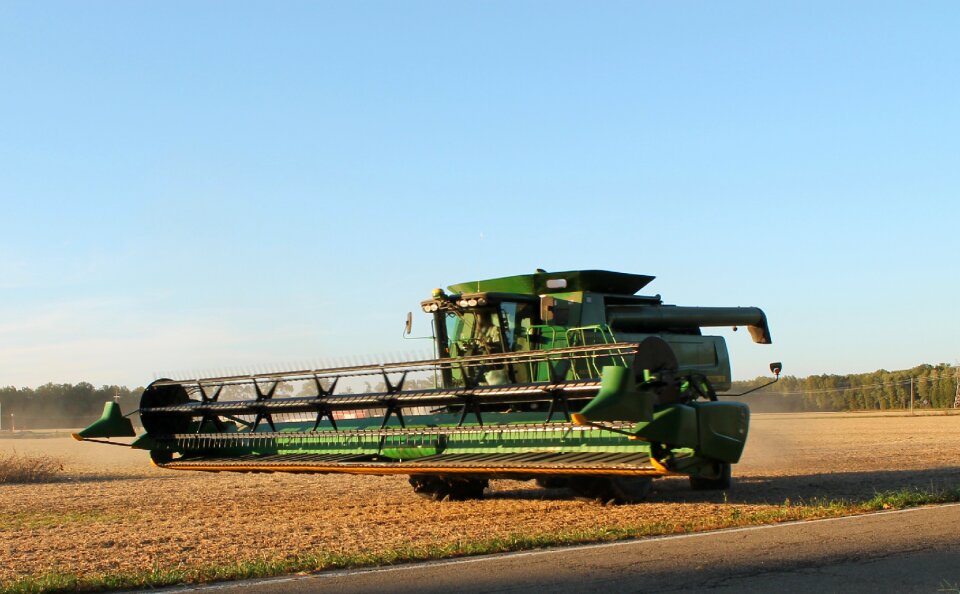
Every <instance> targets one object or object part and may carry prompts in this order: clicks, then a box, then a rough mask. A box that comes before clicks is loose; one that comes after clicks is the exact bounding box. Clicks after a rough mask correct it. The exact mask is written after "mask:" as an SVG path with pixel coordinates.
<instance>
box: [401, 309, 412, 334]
mask: <svg viewBox="0 0 960 594" xmlns="http://www.w3.org/2000/svg"><path fill="white" fill-rule="evenodd" d="M411 332H413V312H412V311H408V312H407V323H406V325H404V327H403V333H404V334H405V335H407V336H410V333H411Z"/></svg>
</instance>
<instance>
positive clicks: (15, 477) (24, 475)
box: [0, 453, 63, 484]
mask: <svg viewBox="0 0 960 594" xmlns="http://www.w3.org/2000/svg"><path fill="white" fill-rule="evenodd" d="M62 470H63V462H62V461H61V460H60V459H59V458H55V457H53V456H46V455H39V456H27V455H24V454H17V453H13V454H0V484H9V483H46V482H49V481H51V480H53V479H54V478H55V477H56V476H57V475H58V474H59V473H60V472H61V471H62Z"/></svg>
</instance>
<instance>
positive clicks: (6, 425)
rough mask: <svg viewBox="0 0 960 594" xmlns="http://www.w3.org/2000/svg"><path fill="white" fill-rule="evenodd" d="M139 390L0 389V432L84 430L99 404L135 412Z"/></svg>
mask: <svg viewBox="0 0 960 594" xmlns="http://www.w3.org/2000/svg"><path fill="white" fill-rule="evenodd" d="M142 393H143V388H142V387H139V388H132V389H131V388H127V387H125V386H101V387H99V388H96V387H94V386H93V384H89V383H87V382H80V383H79V384H53V383H50V384H44V385H42V386H40V387H38V388H14V387H12V386H7V387H5V388H0V430H9V429H11V428H15V429H17V430H24V429H29V430H33V429H56V428H62V427H85V426H87V425H89V424H90V423H91V422H93V421H95V420H96V419H97V418H99V416H100V413H101V412H103V403H104V402H106V401H108V400H117V401H119V402H120V410H122V411H124V412H125V413H127V412H131V411H134V410H136V409H137V407H138V406H139V405H140V395H141V394H142Z"/></svg>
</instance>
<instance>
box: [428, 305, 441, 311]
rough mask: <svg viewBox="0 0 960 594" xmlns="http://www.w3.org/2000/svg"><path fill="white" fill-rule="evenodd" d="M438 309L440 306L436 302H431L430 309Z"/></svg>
mask: <svg viewBox="0 0 960 594" xmlns="http://www.w3.org/2000/svg"><path fill="white" fill-rule="evenodd" d="M438 309H440V306H439V305H437V304H436V303H431V304H430V311H437V310H438Z"/></svg>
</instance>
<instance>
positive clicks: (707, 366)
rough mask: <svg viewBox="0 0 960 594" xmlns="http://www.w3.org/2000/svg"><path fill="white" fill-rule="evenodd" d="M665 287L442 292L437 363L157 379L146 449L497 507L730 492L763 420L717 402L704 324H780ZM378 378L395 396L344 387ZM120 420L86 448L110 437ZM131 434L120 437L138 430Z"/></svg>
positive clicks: (627, 282)
mask: <svg viewBox="0 0 960 594" xmlns="http://www.w3.org/2000/svg"><path fill="white" fill-rule="evenodd" d="M652 280H653V277H651V276H644V275H636V274H624V273H617V272H608V271H600V270H583V271H569V272H556V273H546V272H537V273H535V274H527V275H518V276H510V277H503V278H496V279H489V280H482V281H473V282H468V283H461V284H457V285H452V286H450V287H448V290H449V291H450V292H449V293H447V292H445V291H444V290H442V289H434V291H433V292H432V295H431V297H430V299H427V300H425V301H423V302H422V303H421V308H422V310H423V312H425V313H427V314H429V315H430V316H431V319H432V326H433V338H434V341H435V342H434V346H435V357H434V358H433V359H429V360H420V361H410V362H402V363H395V362H394V363H380V364H374V365H357V366H344V367H335V368H323V369H304V370H296V371H290V372H284V373H269V374H258V375H247V376H228V377H208V378H190V379H177V380H173V379H163V380H157V381H155V382H153V383H152V384H151V385H150V386H149V387H148V388H147V389H146V390H145V392H144V395H143V398H142V400H141V403H140V410H139V413H140V419H141V421H142V424H143V427H144V429H145V432H144V433H143V434H141V435H140V436H139V437H137V438H136V440H135V441H134V443H133V447H138V448H143V449H147V450H149V451H150V454H151V458H152V460H153V461H154V463H155V464H157V465H158V466H161V467H163V468H169V469H176V470H203V471H237V472H315V473H329V472H336V473H353V474H380V475H388V474H401V475H408V476H409V477H410V483H411V485H412V486H413V488H414V490H415V491H416V492H418V493H420V494H422V495H424V496H428V497H431V498H435V499H445V498H452V499H464V498H474V497H480V496H482V494H483V491H484V489H485V487H486V486H487V484H488V481H489V479H491V478H505V479H517V480H530V479H537V481H538V482H539V483H540V484H543V485H550V486H563V487H568V488H569V489H571V490H572V491H573V492H574V493H576V494H577V495H579V496H582V497H587V498H592V499H600V500H604V501H617V502H630V501H636V500H638V499H640V498H642V497H643V496H644V495H645V494H646V491H647V490H648V488H649V486H650V482H651V480H652V479H653V478H655V477H657V476H663V475H670V474H680V475H686V476H689V477H690V482H691V485H692V486H693V487H694V488H696V489H725V488H728V487H729V486H730V467H731V464H733V463H736V462H737V461H738V460H739V458H740V455H741V453H742V451H743V447H744V444H745V442H746V436H747V430H748V425H749V410H748V408H747V406H746V405H745V404H743V403H740V402H734V401H729V400H724V401H721V400H719V399H718V397H717V392H720V391H726V390H729V388H730V385H731V372H730V360H729V355H728V353H727V348H726V343H725V342H724V339H723V338H722V337H719V336H710V335H704V333H703V329H704V328H709V327H715V326H734V327H736V326H747V327H748V329H749V331H750V335H751V336H752V338H753V340H754V342H757V343H761V344H769V343H770V331H769V328H768V326H767V320H766V316H765V315H764V313H763V312H762V311H761V310H760V309H757V308H754V307H680V306H674V305H665V304H664V303H663V302H662V300H661V298H660V296H659V295H655V296H640V295H636V293H637V291H639V290H640V289H642V288H643V287H645V286H646V285H647V284H648V283H649V282H650V281H652ZM410 330H411V317H410V316H409V315H408V317H407V323H406V327H405V334H407V335H409V334H410ZM776 367H777V369H776V373H777V375H779V369H780V367H781V366H780V364H779V363H778V364H776ZM771 368H773V366H771ZM370 377H379V378H380V379H381V380H382V387H380V388H377V389H375V390H373V391H369V390H368V391H365V392H362V393H354V392H350V391H348V390H344V389H342V388H343V385H344V383H346V382H348V381H350V380H351V379H357V378H370ZM408 377H420V378H421V379H422V378H425V377H431V378H434V381H433V385H432V386H431V387H427V388H424V387H421V386H422V385H423V381H420V382H407V381H406V380H407V379H408ZM405 384H406V385H407V387H405ZM338 385H339V386H340V389H338ZM280 386H283V387H284V389H283V390H279V391H278V387H280ZM285 393H293V394H298V395H297V396H279V394H285ZM224 395H226V398H221V396H224ZM119 414H120V412H119V410H112V409H111V410H109V411H105V414H104V419H115V417H117V416H118V415H119ZM104 419H101V421H98V422H97V423H94V425H91V427H89V428H87V429H85V430H83V431H81V432H80V433H79V434H77V435H76V437H77V438H78V439H91V438H95V437H96V438H104V437H107V438H108V437H111V435H109V433H110V429H109V428H110V427H111V426H113V425H111V423H108V422H107V421H104ZM117 427H118V429H117V434H116V435H114V436H121V435H128V434H129V430H128V429H126V428H125V426H124V427H122V428H120V425H119V424H117Z"/></svg>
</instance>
